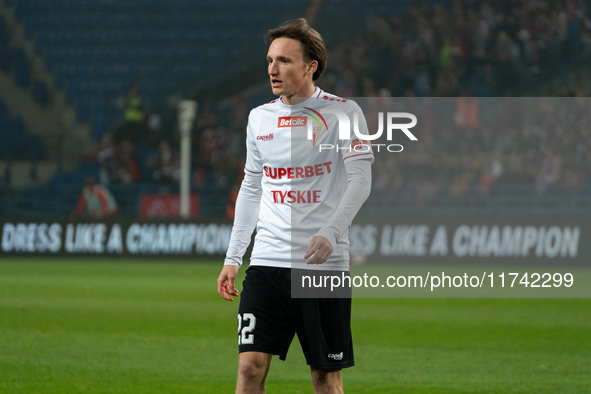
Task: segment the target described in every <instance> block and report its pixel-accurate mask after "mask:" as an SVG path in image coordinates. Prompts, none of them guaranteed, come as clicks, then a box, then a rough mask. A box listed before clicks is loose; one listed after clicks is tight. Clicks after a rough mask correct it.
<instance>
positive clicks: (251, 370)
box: [238, 359, 266, 380]
mask: <svg viewBox="0 0 591 394" xmlns="http://www.w3.org/2000/svg"><path fill="white" fill-rule="evenodd" d="M265 366H266V364H265V363H264V362H263V361H260V360H257V359H249V360H241V361H240V363H239V365H238V374H239V375H240V377H241V378H243V379H246V380H257V379H260V378H261V377H263V376H265V372H266V371H265Z"/></svg>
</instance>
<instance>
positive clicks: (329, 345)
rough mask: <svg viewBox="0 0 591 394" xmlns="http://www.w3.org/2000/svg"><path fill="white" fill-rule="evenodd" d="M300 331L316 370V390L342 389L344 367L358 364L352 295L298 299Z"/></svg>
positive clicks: (313, 380)
mask: <svg viewBox="0 0 591 394" xmlns="http://www.w3.org/2000/svg"><path fill="white" fill-rule="evenodd" d="M294 302H295V303H296V307H295V309H296V310H298V312H297V313H298V314H300V316H301V318H300V319H299V322H298V327H297V328H296V332H297V334H298V338H299V340H300V344H301V345H302V350H303V351H304V356H305V357H306V361H307V363H308V365H310V372H311V374H312V385H313V387H314V392H315V393H317V394H318V393H342V392H343V383H342V371H341V370H342V369H343V368H348V367H352V366H353V365H355V361H354V355H353V340H352V337H351V299H350V298H338V299H337V298H306V299H298V300H295V299H294Z"/></svg>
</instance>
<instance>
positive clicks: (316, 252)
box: [304, 235, 334, 264]
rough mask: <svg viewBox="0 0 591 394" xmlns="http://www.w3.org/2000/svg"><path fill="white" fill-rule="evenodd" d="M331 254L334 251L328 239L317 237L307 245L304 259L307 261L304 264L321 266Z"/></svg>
mask: <svg viewBox="0 0 591 394" xmlns="http://www.w3.org/2000/svg"><path fill="white" fill-rule="evenodd" d="M332 252H334V250H333V248H332V245H331V244H330V242H328V239H326V238H324V237H323V236H320V235H317V236H315V237H313V238H312V241H311V242H310V245H308V249H307V250H306V255H305V256H304V259H306V260H307V261H306V264H322V263H324V262H326V261H327V260H328V258H329V257H330V255H331V254H332Z"/></svg>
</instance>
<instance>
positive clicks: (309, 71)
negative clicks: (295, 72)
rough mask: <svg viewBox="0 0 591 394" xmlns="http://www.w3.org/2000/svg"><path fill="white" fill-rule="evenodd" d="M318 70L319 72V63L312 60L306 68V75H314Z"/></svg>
mask: <svg viewBox="0 0 591 394" xmlns="http://www.w3.org/2000/svg"><path fill="white" fill-rule="evenodd" d="M316 70H318V61H316V60H312V61H311V62H310V64H308V67H306V75H314V73H315V72H316Z"/></svg>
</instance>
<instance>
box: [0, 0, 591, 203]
mask: <svg viewBox="0 0 591 394" xmlns="http://www.w3.org/2000/svg"><path fill="white" fill-rule="evenodd" d="M5 2H6V3H7V4H8V5H10V3H13V4H12V5H13V7H14V9H15V15H16V16H17V17H19V18H21V19H22V20H23V21H24V24H25V31H27V32H28V34H29V35H30V36H31V37H32V38H33V39H34V40H35V45H36V46H37V47H38V51H39V52H40V53H42V54H44V55H45V56H46V57H45V58H46V62H47V67H48V68H49V69H50V70H52V71H53V73H54V82H55V87H57V88H61V89H64V90H65V92H66V101H69V102H71V103H72V104H74V105H75V106H76V117H77V120H78V121H80V122H89V123H90V124H91V129H90V133H91V135H92V137H93V138H94V139H95V140H96V141H97V149H96V151H95V152H94V153H93V154H92V155H87V156H85V157H84V158H83V160H82V163H81V165H80V167H79V169H78V171H77V172H76V173H75V174H64V173H59V174H56V175H55V176H54V177H53V179H52V181H51V182H50V183H52V182H53V183H54V184H56V183H57V185H58V186H55V185H54V186H51V185H47V186H44V187H36V189H35V188H28V189H27V190H21V191H18V193H20V196H21V197H24V200H26V197H27V196H33V195H36V194H37V195H38V194H45V195H47V193H48V190H63V185H64V184H68V185H70V186H71V188H70V189H71V190H75V189H76V188H77V189H76V190H78V191H79V189H81V187H82V183H83V180H84V178H85V177H86V176H87V175H93V176H95V177H96V178H97V179H98V180H99V181H100V182H101V183H103V184H106V185H109V187H110V188H111V189H112V190H113V193H114V195H115V198H116V199H117V200H118V202H119V205H120V207H121V212H122V213H126V214H137V213H138V211H137V209H138V208H137V204H138V203H137V200H138V198H137V196H138V195H139V194H140V193H151V192H176V191H178V178H179V147H178V144H179V140H178V136H177V134H178V133H177V132H176V114H175V111H176V110H175V107H174V106H172V105H169V104H170V103H174V101H175V100H176V99H178V98H179V97H180V96H185V97H187V96H191V94H192V93H191V92H192V91H191V90H190V87H188V83H187V81H188V80H193V81H195V84H198V82H201V83H203V81H204V80H205V81H206V82H211V80H213V79H214V75H215V72H219V73H222V74H223V73H231V72H232V69H231V68H228V67H226V68H223V69H220V70H211V69H206V67H207V66H206V65H204V60H207V59H208V56H209V57H211V58H212V59H217V58H218V57H220V56H221V57H223V55H224V54H225V53H228V52H229V53H231V59H230V60H231V61H232V62H233V61H238V62H241V61H244V62H251V63H253V62H254V64H255V65H257V66H259V67H260V68H261V69H263V70H264V67H265V66H264V62H262V61H261V59H259V58H258V57H259V56H254V57H253V55H252V54H249V55H247V54H246V52H245V51H244V48H247V47H248V46H252V45H258V44H259V43H260V42H261V37H262V35H263V34H264V30H266V29H263V30H261V29H260V27H261V25H264V27H265V28H266V27H272V26H275V25H277V23H278V21H283V20H286V19H289V18H291V17H295V16H299V15H301V14H302V13H303V11H304V8H305V6H306V4H307V2H305V1H297V2H292V3H290V4H289V5H288V4H287V3H288V2H285V4H284V3H282V6H285V10H284V12H283V13H279V12H275V13H273V14H272V15H267V16H266V19H265V18H264V17H262V16H261V17H258V18H254V22H253V23H252V25H249V26H244V31H246V33H245V34H240V33H241V32H239V31H238V30H237V29H230V30H229V31H230V32H231V34H227V36H228V37H225V36H224V37H222V35H218V34H217V33H216V31H218V32H219V31H221V30H223V29H222V28H217V30H216V27H215V23H221V24H223V23H226V25H224V26H226V27H228V26H235V23H234V22H235V21H234V19H236V18H234V19H233V18H230V17H228V18H226V19H224V18H217V19H216V18H214V20H213V21H211V20H210V21H206V20H205V19H207V17H204V16H203V15H201V14H202V11H203V9H204V7H215V6H214V3H215V4H217V3H216V2H205V3H206V4H205V3H204V4H201V5H188V3H185V4H184V5H183V4H182V2H177V3H178V4H176V3H175V4H176V6H181V5H182V7H181V8H182V11H183V12H182V13H179V17H178V21H177V22H179V23H178V28H177V29H175V28H174V27H173V26H170V25H169V24H167V23H166V21H165V20H164V19H163V18H160V17H159V14H160V13H161V12H162V9H161V8H162V7H165V6H163V5H162V3H159V2H156V1H152V0H143V1H142V3H141V5H142V7H141V8H140V9H138V10H135V9H131V8H129V7H127V8H125V7H124V6H123V5H120V4H118V3H116V2H114V1H112V2H111V1H108V2H104V4H100V5H98V4H95V3H93V2H87V1H79V2H68V1H64V0H60V1H58V2H56V3H55V4H53V5H51V6H50V5H48V3H44V2H40V1H34V0H28V1H19V2H17V1H8V0H6V1H5ZM320 3H322V2H320ZM326 3H329V4H332V6H336V7H349V8H352V9H353V12H354V9H356V8H355V7H358V8H360V9H361V8H362V7H364V5H363V4H362V3H361V2H358V1H354V2H351V4H349V5H347V4H345V2H338V1H335V0H333V1H326ZM374 3H375V2H373V1H369V2H367V4H366V5H365V7H366V9H364V11H366V12H364V13H363V15H364V18H365V19H364V27H363V28H362V29H360V30H359V31H357V32H356V33H355V35H354V37H352V38H347V39H343V40H341V41H340V42H335V43H334V45H330V46H329V64H328V69H327V71H326V72H325V74H324V75H323V77H322V78H321V79H320V80H319V82H318V84H319V86H320V87H321V88H323V89H325V90H326V91H329V92H331V93H335V94H337V95H340V96H343V97H404V98H405V100H407V101H406V103H407V104H409V103H412V104H413V105H414V103H415V101H413V100H416V103H417V105H418V107H417V108H418V109H417V110H418V111H423V113H422V114H417V116H418V117H419V119H421V124H422V128H421V134H420V141H421V143H420V147H418V148H416V149H415V148H413V149H411V150H409V153H408V154H401V155H387V156H385V155H382V156H380V155H378V156H379V157H378V159H379V160H378V161H377V162H376V165H375V166H374V187H373V189H374V194H376V193H377V194H382V195H389V196H397V197H400V198H402V199H404V200H405V201H413V204H428V203H429V201H432V200H433V199H434V198H436V199H437V198H439V200H440V197H445V198H446V199H456V198H459V197H462V196H493V195H495V193H496V194H502V193H506V192H510V193H518V194H527V195H536V194H537V195H539V194H544V193H559V194H560V193H563V192H564V193H568V192H570V191H572V190H579V189H580V190H583V189H585V190H587V189H588V188H589V187H590V186H589V181H590V180H591V153H589V152H591V138H590V137H589V133H588V132H585V130H586V129H585V127H586V125H589V124H590V121H591V118H590V116H591V115H590V114H591V104H590V103H591V100H588V99H583V97H586V96H588V95H589V93H590V86H591V78H589V76H588V72H585V70H588V64H589V61H590V60H591V4H590V3H591V2H590V1H588V0H568V1H567V0H537V1H532V0H499V1H475V0H453V1H427V2H425V3H424V4H420V5H417V4H418V3H416V2H404V8H405V12H404V13H401V12H394V10H387V9H386V11H385V12H384V10H383V9H380V10H381V12H379V13H375V12H372V11H371V6H372V5H373V4H374ZM241 4H242V5H241V7H242V8H244V9H243V10H242V11H244V12H249V11H253V10H260V9H261V8H260V7H261V5H260V4H259V5H249V4H250V2H244V3H241ZM224 5H226V6H228V5H237V2H232V1H229V0H226V1H225V2H223V4H222V5H217V7H221V8H223V6H224ZM264 5H265V4H263V5H262V6H264ZM250 6H252V8H249V7H250ZM60 7H61V8H60ZM68 7H69V8H68ZM100 7H107V8H106V9H111V11H112V12H119V11H121V9H120V8H121V7H123V8H125V9H123V11H124V12H123V14H122V15H124V17H120V18H119V19H121V21H120V22H121V23H124V24H125V27H124V28H121V26H117V23H115V22H113V21H112V20H110V19H112V18H109V15H108V14H107V15H106V16H105V15H103V14H102V10H103V8H100ZM109 7H110V8H109ZM118 7H119V8H118ZM200 7H201V8H200ZM221 8H220V10H221ZM288 8H289V9H288ZM99 10H101V12H99ZM397 10H398V9H397ZM73 12H76V13H78V14H77V15H78V16H79V18H78V17H77V18H75V19H77V21H71V20H70V21H68V22H67V23H69V24H70V25H71V26H72V31H73V32H82V33H81V34H74V37H71V36H69V35H68V34H67V33H63V32H61V31H57V32H51V31H50V32H49V33H48V30H47V29H49V30H51V24H50V23H49V22H48V21H47V20H50V21H53V22H56V23H66V20H68V19H69V18H68V15H72V13H73ZM320 12H322V8H320ZM181 14H182V15H181ZM112 15H113V14H111V16H112ZM191 15H192V16H194V18H191ZM197 15H201V16H200V18H198V17H197ZM103 17H104V18H106V19H109V20H110V22H109V23H110V24H109V23H106V22H105V20H103V19H101V18H103ZM52 18H53V19H52ZM209 19H211V18H209ZM218 19H219V20H218ZM196 20H197V21H203V25H201V26H200V27H202V28H203V29H202V30H203V32H202V33H203V34H201V30H199V31H197V32H195V31H193V32H192V34H191V35H190V37H188V38H187V37H186V35H187V34H183V31H185V32H186V31H190V30H191V29H190V27H191V26H194V24H195V21H196ZM3 23H4V22H3V18H2V17H1V15H0V54H3V55H2V61H0V67H2V68H3V69H4V70H5V71H7V72H8V71H10V72H12V73H13V75H14V78H15V79H16V80H21V82H19V84H26V83H28V81H25V79H26V78H25V76H23V75H19V74H24V73H26V61H24V60H22V59H21V57H22V54H20V53H21V51H20V50H19V49H18V48H11V47H10V45H9V44H8V39H7V33H6V32H7V27H6V23H4V24H3ZM101 23H106V25H105V26H112V27H113V28H112V29H107V28H105V29H103V30H104V31H102V30H101V26H102V25H101ZM85 24H86V25H87V26H89V28H88V29H85ZM160 24H162V26H160ZM159 26H160V27H161V30H160V31H161V33H162V34H161V36H159V35H158V33H154V34H151V35H149V36H145V35H142V34H143V33H146V32H147V31H148V30H150V31H152V32H157V31H158V30H155V29H154V27H159ZM222 27H223V26H222ZM317 28H318V30H319V31H320V32H323V25H322V23H319V25H318V26H317ZM324 28H326V29H328V27H327V26H324ZM226 31H228V30H227V29H226ZM114 32H115V33H119V34H121V35H125V36H126V37H127V38H128V39H127V40H125V45H127V46H121V45H120V48H119V50H117V45H113V47H111V46H109V45H108V44H109V42H110V40H111V39H112V37H111V34H114ZM218 36H219V37H218ZM64 43H65V44H64ZM58 44H59V45H58ZM61 44H64V45H65V46H63V45H62V46H60V45H61ZM198 44H199V45H201V48H209V49H207V50H197V51H195V50H194V48H192V47H193V46H197V47H199V45H198ZM152 47H154V48H155V49H154V48H153V49H150V48H152ZM213 47H217V52H215V51H214V50H213V49H211V48H213ZM163 48H167V49H166V50H164V49H163ZM232 48H234V49H232ZM188 49H190V50H188ZM163 50H164V52H163ZM130 51H131V52H132V54H131V55H130V54H129V52H130ZM214 52H215V53H214ZM218 52H219V53H218ZM261 53H263V52H262V51H261ZM19 54H20V55H19ZM256 54H258V52H256V53H255V55H256ZM248 56H250V57H248ZM19 59H21V60H19ZM175 61H176V65H175V66H170V64H175ZM134 62H136V63H138V64H135V65H134ZM222 63H224V62H222ZM218 64H219V62H218ZM226 66H228V65H226ZM23 68H24V69H25V71H23V70H22V69H23ZM581 70H582V71H581ZM96 74H99V75H101V76H104V78H103V79H92V78H90V76H95V75H96ZM260 75H261V79H260V80H257V81H254V80H253V81H250V82H251V89H242V91H233V92H231V94H229V95H228V97H225V98H223V99H222V100H219V101H214V100H210V99H209V98H205V97H199V96H197V97H194V98H195V99H196V100H197V101H199V103H200V108H199V111H198V117H197V121H196V125H195V129H194V132H193V149H192V152H193V163H192V171H193V173H192V184H193V188H194V190H196V191H199V192H201V193H202V194H208V193H210V194H211V195H212V196H214V197H213V200H215V201H217V202H218V204H217V205H216V206H215V207H214V208H212V209H211V210H210V211H208V210H205V211H204V213H206V214H207V213H212V214H215V213H218V214H219V213H224V212H225V211H226V205H227V204H226V200H228V199H229V200H230V205H231V199H232V195H233V193H235V191H236V189H237V187H238V185H239V182H240V181H241V177H242V169H243V158H244V155H245V146H244V135H245V133H244V130H245V126H246V122H247V117H248V112H249V110H250V109H251V108H252V107H254V106H257V105H259V104H261V103H263V102H265V101H268V99H269V98H270V96H269V92H268V90H269V89H268V87H267V86H265V88H260V89H258V88H255V89H252V86H259V85H261V84H262V83H263V82H264V73H261V74H260ZM573 75H575V76H576V78H574V79H573V78H572V76H573ZM581 76H582V77H581ZM89 78H90V79H89ZM573 80H576V81H577V84H576V85H575V84H573V83H572V81H573ZM581 81H582V82H583V83H580V82H581ZM34 84H35V88H34V89H33V91H34V92H35V93H34V94H35V95H36V96H38V97H37V98H36V100H37V101H38V102H41V103H42V102H43V101H44V100H46V96H47V90H48V88H47V87H46V86H43V83H41V82H39V81H34ZM130 86H132V88H131V89H130ZM136 88H137V95H136V94H135V93H134V94H131V93H127V91H128V89H129V91H130V92H132V91H134V89H136ZM195 91H197V90H195ZM543 95H546V96H560V97H574V96H577V97H581V99H579V100H574V101H573V100H570V101H558V102H553V101H544V100H540V101H535V108H528V109H527V111H526V109H525V108H522V107H520V105H521V106H522V105H523V101H519V100H517V99H512V97H517V96H543ZM423 97H449V99H448V100H447V101H446V105H451V107H449V109H450V112H449V113H448V115H449V116H448V117H447V118H446V119H440V118H438V115H437V111H434V110H433V108H431V109H429V106H430V105H434V103H437V101H436V100H435V99H434V100H435V101H431V102H430V101H428V100H427V101H420V98H423ZM455 97H457V98H455ZM478 97H480V98H483V99H482V100H479V99H478ZM486 97H505V99H504V100H498V101H495V103H494V105H489V103H490V102H488V101H486V100H488V99H485V98H486ZM419 103H420V104H419ZM573 103H576V105H572V104H573ZM0 104H2V103H1V101H0ZM2 109H3V106H2V105H0V117H1V118H0V120H2V125H3V126H2V128H3V132H2V133H0V138H4V139H3V140H0V145H1V146H3V147H4V149H3V150H2V151H0V155H3V156H2V157H0V158H3V159H6V158H7V157H8V156H10V154H9V153H7V152H6V151H7V148H8V147H10V146H11V145H10V144H9V142H11V141H13V140H9V139H8V138H9V137H8V136H9V135H16V134H22V135H24V134H25V133H24V131H22V130H21V131H18V130H17V131H15V130H13V129H14V126H13V125H16V124H17V123H18V121H16V120H15V119H16V118H17V117H10V116H9V115H8V114H7V113H6V112H7V111H5V110H4V111H2ZM483 109H486V111H484V110H483ZM522 113H528V114H530V116H529V118H528V117H527V116H525V117H524V116H522V115H521V114H522ZM491 114H492V115H491ZM452 115H453V116H452ZM534 115H535V116H534ZM19 130H20V129H19ZM370 130H371V127H370ZM10 138H13V137H10ZM13 139H14V138H13ZM23 143H24V142H23ZM30 144H36V145H35V146H38V145H39V141H38V140H35V141H33V142H30ZM23 149H24V148H23ZM27 149H28V148H27ZM35 149H36V151H35V152H37V153H35V155H36V156H42V155H43V153H42V151H43V149H42V148H39V147H37V148H35ZM28 151H31V149H28ZM2 152H4V153H2ZM13 156H14V158H21V157H19V156H18V155H16V156H15V155H14V154H13ZM21 156H26V155H21ZM36 158H39V157H36ZM4 178H5V179H4V184H3V185H4V186H3V189H5V190H6V189H7V188H9V185H8V183H7V179H6V176H5V177H4ZM60 188H61V189H60ZM73 194H75V196H74V197H73V198H72V200H71V201H69V202H67V203H64V204H63V205H61V206H60V208H57V210H62V211H66V210H68V209H69V208H68V207H69V206H70V205H73V204H74V203H75V200H76V198H77V194H78V193H77V192H76V193H73ZM234 195H235V194H234ZM220 196H223V197H220ZM228 196H229V197H228ZM439 200H438V201H439ZM53 208H54V209H55V206H53Z"/></svg>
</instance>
